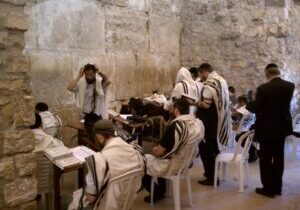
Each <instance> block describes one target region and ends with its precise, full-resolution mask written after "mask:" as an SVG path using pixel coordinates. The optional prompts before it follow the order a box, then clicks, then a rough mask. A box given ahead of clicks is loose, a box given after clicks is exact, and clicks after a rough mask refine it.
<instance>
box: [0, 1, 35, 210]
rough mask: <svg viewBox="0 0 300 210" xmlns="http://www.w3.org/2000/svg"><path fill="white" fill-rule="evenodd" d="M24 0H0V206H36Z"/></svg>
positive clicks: (22, 208) (31, 103)
mask: <svg viewBox="0 0 300 210" xmlns="http://www.w3.org/2000/svg"><path fill="white" fill-rule="evenodd" d="M27 2H29V1H27V0H0V14H1V17H0V186H1V187H0V209H10V210H14V209H16V210H17V209H20V210H25V209H26V210H29V209H36V207H35V206H36V205H35V201H34V198H35V195H36V186H37V182H36V179H35V169H36V163H35V155H34V153H33V152H32V150H33V149H34V136H33V134H32V133H31V131H30V129H29V126H30V125H31V124H32V123H33V122H34V100H33V97H32V96H31V88H30V81H29V76H28V70H29V65H28V60H27V58H26V57H25V56H24V55H23V53H22V51H23V49H24V32H25V31H26V30H27V28H28V22H27V16H26V15H25V14H24V6H25V4H26V3H27Z"/></svg>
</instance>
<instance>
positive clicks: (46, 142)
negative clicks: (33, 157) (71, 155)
mask: <svg viewBox="0 0 300 210" xmlns="http://www.w3.org/2000/svg"><path fill="white" fill-rule="evenodd" d="M31 131H32V133H33V134H34V142H35V146H34V152H40V151H43V150H44V149H46V148H51V147H56V146H58V145H60V144H63V142H62V141H60V140H58V139H56V138H54V137H52V136H50V135H48V134H46V133H45V132H44V131H43V130H42V129H40V128H37V129H32V130H31Z"/></svg>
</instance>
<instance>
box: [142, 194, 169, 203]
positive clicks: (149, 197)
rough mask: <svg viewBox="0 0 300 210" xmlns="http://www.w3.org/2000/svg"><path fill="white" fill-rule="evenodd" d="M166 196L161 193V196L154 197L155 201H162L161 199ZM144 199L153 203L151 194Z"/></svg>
mask: <svg viewBox="0 0 300 210" xmlns="http://www.w3.org/2000/svg"><path fill="white" fill-rule="evenodd" d="M164 198H165V196H164V195H161V196H154V197H153V203H156V202H157V201H160V200H162V199H164ZM144 201H145V202H146V203H151V196H150V195H148V196H146V197H144Z"/></svg>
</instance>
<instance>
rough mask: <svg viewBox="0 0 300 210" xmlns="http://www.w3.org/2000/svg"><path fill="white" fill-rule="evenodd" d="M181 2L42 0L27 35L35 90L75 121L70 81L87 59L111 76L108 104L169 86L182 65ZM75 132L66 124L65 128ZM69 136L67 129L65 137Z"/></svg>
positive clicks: (30, 11) (38, 97) (31, 9)
mask: <svg viewBox="0 0 300 210" xmlns="http://www.w3.org/2000/svg"><path fill="white" fill-rule="evenodd" d="M180 2H181V0H180V1H179V0H176V1H174V0H98V1H96V0H67V1H61V0H37V1H36V3H34V4H32V5H28V7H27V13H28V14H29V16H30V19H31V26H30V29H29V30H28V32H27V33H26V54H27V55H28V57H29V63H30V76H31V81H32V89H33V95H34V97H35V98H36V100H37V101H44V102H46V103H48V104H49V105H50V107H51V108H52V109H53V108H54V109H55V110H57V111H58V113H59V114H61V115H63V119H62V120H63V123H66V122H67V121H70V120H73V119H76V116H74V114H73V113H74V112H72V111H70V112H69V113H70V115H66V114H65V110H67V112H68V111H69V110H72V109H73V111H76V109H75V105H74V104H75V100H74V96H73V95H72V94H70V93H69V92H68V91H67V90H66V85H67V83H68V82H69V81H70V80H71V79H72V78H73V77H74V76H75V75H77V74H78V71H79V69H80V67H82V66H83V65H84V64H86V63H87V62H90V63H95V64H97V65H98V66H99V67H100V69H101V70H102V71H103V72H105V73H106V74H107V75H109V76H110V78H111V80H112V82H113V85H112V86H111V88H110V91H109V101H111V102H113V103H112V104H111V106H116V105H117V104H119V103H114V102H118V101H120V100H123V99H128V98H129V97H133V96H145V95H149V94H150V93H152V90H155V89H159V90H160V92H162V93H165V92H169V91H170V89H171V88H172V83H173V80H174V77H175V72H176V70H177V69H178V68H179V63H180V57H179V52H180V50H179V49H180V31H181V24H180V13H179V12H180V6H181V4H180ZM66 132H67V133H70V132H71V130H68V129H67V130H64V132H62V133H63V134H64V133H66ZM67 138H70V135H67V136H66V137H65V139H67Z"/></svg>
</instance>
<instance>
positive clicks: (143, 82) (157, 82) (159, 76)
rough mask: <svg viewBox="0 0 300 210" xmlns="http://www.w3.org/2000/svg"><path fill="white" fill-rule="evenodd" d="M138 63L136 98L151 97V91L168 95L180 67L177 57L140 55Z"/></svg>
mask: <svg viewBox="0 0 300 210" xmlns="http://www.w3.org/2000/svg"><path fill="white" fill-rule="evenodd" d="M138 61H139V64H138V67H139V69H138V76H137V81H138V96H142V97H144V96H146V95H151V94H152V91H153V90H159V92H160V93H167V94H168V93H170V91H171V90H172V85H173V83H174V81H175V77H176V73H177V70H178V69H179V67H180V64H179V62H180V61H179V57H175V56H170V55H155V54H141V55H139V56H138ZM146 78H147V79H146Z"/></svg>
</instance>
